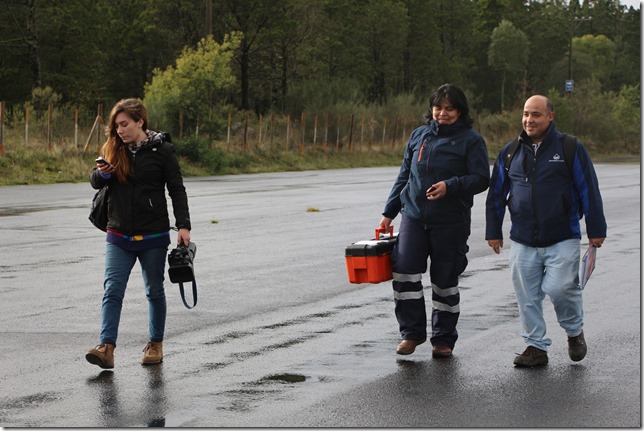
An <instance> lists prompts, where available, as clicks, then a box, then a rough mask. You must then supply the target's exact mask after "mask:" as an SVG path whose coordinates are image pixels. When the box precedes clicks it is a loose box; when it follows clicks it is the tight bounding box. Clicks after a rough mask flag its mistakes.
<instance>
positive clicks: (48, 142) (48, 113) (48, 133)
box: [47, 103, 52, 151]
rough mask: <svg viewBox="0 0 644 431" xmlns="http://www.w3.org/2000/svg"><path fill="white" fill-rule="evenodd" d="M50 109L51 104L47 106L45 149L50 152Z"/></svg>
mask: <svg viewBox="0 0 644 431" xmlns="http://www.w3.org/2000/svg"><path fill="white" fill-rule="evenodd" d="M51 122H52V107H51V103H50V104H49V105H48V106H47V149H48V150H49V151H51V150H52V147H51V135H52V124H51Z"/></svg>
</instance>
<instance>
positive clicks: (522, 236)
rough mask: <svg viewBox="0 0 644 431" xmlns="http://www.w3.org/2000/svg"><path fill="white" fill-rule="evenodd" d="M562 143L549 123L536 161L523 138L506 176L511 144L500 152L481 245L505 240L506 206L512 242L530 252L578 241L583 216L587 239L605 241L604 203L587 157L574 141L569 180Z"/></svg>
mask: <svg viewBox="0 0 644 431" xmlns="http://www.w3.org/2000/svg"><path fill="white" fill-rule="evenodd" d="M563 142H564V135H563V133H560V132H559V131H557V129H556V128H555V124H554V122H552V123H551V124H550V126H549V128H548V130H547V132H546V136H545V138H544V140H543V142H542V143H541V145H540V146H539V149H538V151H537V152H536V155H535V152H534V150H533V148H532V140H531V139H530V137H529V136H527V134H526V133H525V131H524V132H522V133H521V135H520V136H519V143H520V145H519V148H518V149H517V152H516V153H515V156H514V159H513V161H512V163H511V164H510V170H509V172H507V173H506V169H505V160H506V154H507V152H508V150H509V148H510V145H511V142H510V143H508V144H507V145H505V146H504V147H503V148H502V149H501V151H500V152H499V156H498V158H497V160H496V163H495V164H494V169H493V171H492V178H491V180H490V188H489V190H488V194H487V200H486V232H485V239H487V240H491V239H503V233H502V224H503V218H504V215H505V208H506V206H507V207H508V211H509V213H510V219H511V221H512V225H511V227H510V239H512V240H513V241H516V242H518V243H521V244H524V245H527V246H530V247H547V246H550V245H553V244H556V243H558V242H560V241H563V240H566V239H570V238H579V239H581V227H580V224H579V219H580V218H581V217H582V216H584V217H585V221H586V233H587V235H588V237H589V238H605V237H606V219H605V218H604V210H603V204H602V198H601V194H600V192H599V183H598V181H597V175H596V173H595V168H594V167H593V164H592V161H591V160H590V156H589V155H588V152H587V151H586V149H585V148H584V147H583V146H582V145H581V143H580V142H579V141H577V142H576V144H577V148H576V151H575V155H574V160H573V164H572V177H571V173H570V171H569V170H568V166H567V164H566V162H565V160H564V151H563Z"/></svg>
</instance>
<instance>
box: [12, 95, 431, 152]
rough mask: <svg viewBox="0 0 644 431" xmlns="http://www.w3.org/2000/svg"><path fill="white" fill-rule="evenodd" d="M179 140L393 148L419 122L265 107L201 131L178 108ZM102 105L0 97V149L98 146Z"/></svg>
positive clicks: (232, 145) (244, 146) (243, 146)
mask: <svg viewBox="0 0 644 431" xmlns="http://www.w3.org/2000/svg"><path fill="white" fill-rule="evenodd" d="M177 120H178V122H177V123H178V132H177V136H173V138H178V139H179V140H180V141H181V140H183V139H188V138H191V137H194V138H201V139H206V140H209V141H210V142H211V143H212V144H213V145H224V146H225V147H226V148H228V149H230V150H240V151H251V150H253V149H269V150H282V151H300V152H304V151H305V150H306V149H308V148H315V149H323V150H325V151H326V150H333V151H340V150H344V151H349V152H352V151H354V150H355V151H361V150H369V149H371V148H372V147H374V146H377V147H380V148H382V147H387V146H390V147H391V148H396V147H397V146H399V145H404V143H405V142H406V141H407V139H408V136H409V133H410V132H411V131H412V130H413V129H414V128H416V127H418V126H419V125H420V124H421V119H419V118H412V117H411V116H408V117H407V116H404V115H401V116H392V117H391V118H388V117H385V116H383V117H375V116H373V115H371V116H366V115H361V114H354V113H352V114H346V115H332V114H329V113H323V114H318V113H307V112H302V113H301V114H300V115H299V116H298V117H291V116H290V115H279V114H275V113H270V114H268V115H261V114H260V115H255V114H254V113H250V112H236V113H229V114H228V115H227V118H225V119H223V121H222V124H225V126H223V127H222V128H221V129H220V130H218V131H217V132H216V133H214V134H213V133H204V132H203V131H201V134H200V130H199V125H198V124H197V125H195V126H191V127H189V128H188V127H184V123H186V121H185V117H184V113H183V110H180V111H179V112H178V113H177ZM105 122H106V120H105V118H104V115H103V106H102V105H98V106H97V108H96V110H95V111H93V112H92V110H90V109H84V110H82V109H78V108H75V109H58V108H56V109H54V107H52V105H49V106H47V108H46V109H41V110H33V112H32V111H29V110H28V109H24V110H20V111H16V110H13V111H10V112H7V110H6V105H5V102H2V101H0V154H2V153H3V152H4V150H5V143H6V142H5V141H7V142H9V140H10V141H11V144H12V146H13V145H15V146H23V147H24V148H40V149H47V150H52V149H53V148H54V147H60V148H75V149H79V150H83V151H94V150H98V149H100V146H101V145H102V144H103V143H104V142H105Z"/></svg>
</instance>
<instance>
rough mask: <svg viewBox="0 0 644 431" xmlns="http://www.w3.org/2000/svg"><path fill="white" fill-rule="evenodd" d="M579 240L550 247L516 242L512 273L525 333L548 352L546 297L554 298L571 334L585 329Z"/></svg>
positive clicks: (562, 322) (512, 251) (527, 339)
mask: <svg viewBox="0 0 644 431" xmlns="http://www.w3.org/2000/svg"><path fill="white" fill-rule="evenodd" d="M579 244H580V241H579V240H578V239H568V240H565V241H561V242H558V243H557V244H554V245H551V246H549V247H528V246H525V245H523V244H519V243H517V242H514V241H512V247H511V248H510V273H511V274H512V283H513V284H514V291H515V293H516V296H517V303H518V304H519V315H520V317H521V326H522V331H521V336H522V337H523V339H524V340H525V342H526V344H527V345H528V346H533V347H536V348H537V349H540V350H544V351H546V352H547V351H548V346H549V345H550V344H552V341H551V340H550V339H549V338H546V322H545V320H544V318H543V300H544V298H545V296H546V295H548V296H549V297H550V300H551V301H552V304H553V305H554V308H555V313H556V314H557V320H558V321H559V325H560V326H561V327H562V328H563V329H564V330H565V331H566V334H567V335H568V336H569V337H576V336H577V335H579V334H580V333H581V332H582V330H583V324H584V311H583V308H582V307H583V303H582V296H581V292H582V291H581V289H580V288H579V253H580V251H579Z"/></svg>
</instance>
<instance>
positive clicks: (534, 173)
mask: <svg viewBox="0 0 644 431" xmlns="http://www.w3.org/2000/svg"><path fill="white" fill-rule="evenodd" d="M532 151H533V153H532V154H533V157H532V178H531V181H532V187H531V188H530V189H531V190H532V216H533V223H534V227H533V233H532V237H533V243H534V244H535V245H538V244H539V223H538V222H537V205H536V196H537V192H536V191H535V189H534V188H535V186H536V184H537V182H536V181H535V178H536V176H537V152H536V151H535V150H532Z"/></svg>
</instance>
